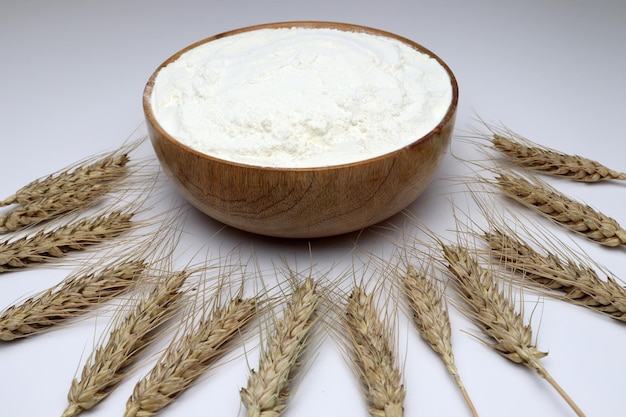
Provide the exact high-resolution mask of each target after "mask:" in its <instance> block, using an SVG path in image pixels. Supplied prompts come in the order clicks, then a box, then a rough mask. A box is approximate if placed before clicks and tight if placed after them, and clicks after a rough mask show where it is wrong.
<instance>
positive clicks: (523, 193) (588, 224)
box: [495, 173, 626, 247]
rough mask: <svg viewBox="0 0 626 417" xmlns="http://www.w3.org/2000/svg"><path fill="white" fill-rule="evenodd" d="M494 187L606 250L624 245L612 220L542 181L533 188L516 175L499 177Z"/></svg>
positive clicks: (624, 237)
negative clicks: (604, 247)
mask: <svg viewBox="0 0 626 417" xmlns="http://www.w3.org/2000/svg"><path fill="white" fill-rule="evenodd" d="M495 185H496V186H497V187H498V188H499V189H500V190H501V191H502V192H504V193H505V195H506V196H507V197H509V198H511V199H512V200H514V201H517V202H518V203H520V204H522V205H523V206H526V207H528V208H530V209H531V210H533V211H535V212H537V213H539V214H541V215H543V216H545V217H547V218H549V219H550V220H552V221H553V222H555V223H557V224H560V225H562V226H564V227H566V228H568V229H569V230H571V231H574V232H576V233H579V234H580V235H582V236H585V237H586V238H587V239H589V240H591V241H594V242H597V243H599V244H601V245H604V246H610V247H614V246H619V245H624V244H626V230H624V229H622V227H621V226H620V225H619V223H618V222H617V221H616V220H615V219H613V218H611V217H608V216H606V215H604V214H602V213H600V212H598V211H596V210H594V209H593V208H591V207H590V206H588V205H585V204H582V203H580V202H578V201H575V200H573V199H571V198H569V197H567V196H565V195H563V194H561V193H560V192H558V191H557V190H556V189H554V188H553V187H552V186H550V185H549V184H547V183H545V182H543V181H535V183H534V184H533V183H531V182H529V181H527V180H526V179H524V178H522V177H520V176H518V175H515V174H512V173H500V174H498V175H497V176H496V178H495Z"/></svg>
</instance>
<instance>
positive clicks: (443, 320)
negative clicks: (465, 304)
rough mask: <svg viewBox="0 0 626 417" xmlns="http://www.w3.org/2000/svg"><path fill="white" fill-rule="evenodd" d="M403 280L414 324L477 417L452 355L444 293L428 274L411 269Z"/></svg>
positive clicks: (402, 276)
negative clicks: (439, 358)
mask: <svg viewBox="0 0 626 417" xmlns="http://www.w3.org/2000/svg"><path fill="white" fill-rule="evenodd" d="M400 278H401V280H402V283H403V284H404V294H405V296H406V298H407V299H408V303H409V307H410V309H411V311H412V312H413V323H414V324H415V327H416V328H417V330H418V331H419V334H420V335H421V336H422V338H423V339H424V340H425V341H426V343H428V345H429V346H430V347H431V348H432V349H433V350H434V351H435V352H436V353H437V354H438V355H439V356H440V357H441V359H442V360H443V363H444V365H445V367H446V369H447V370H448V372H450V374H451V375H452V377H453V378H454V381H455V382H456V384H457V386H458V387H459V389H460V390H461V393H462V394H463V397H464V399H465V401H466V402H467V405H468V407H469V408H470V411H471V412H472V415H473V416H477V415H478V413H477V412H476V408H475V407H474V404H473V403H472V401H471V399H470V397H469V394H468V393H467V390H466V389H465V386H464V385H463V382H462V381H461V376H460V375H459V372H458V370H457V367H456V363H455V360H454V353H453V352H452V342H451V339H452V330H451V326H450V317H449V315H448V310H447V308H446V307H445V300H444V294H443V291H442V290H441V289H440V288H439V287H437V286H436V285H435V284H433V283H432V282H431V280H430V279H429V278H428V277H427V276H426V274H425V273H418V271H417V270H416V269H415V267H413V266H412V265H409V267H408V269H407V272H406V274H401V275H400Z"/></svg>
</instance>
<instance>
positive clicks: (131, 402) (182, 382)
mask: <svg viewBox="0 0 626 417" xmlns="http://www.w3.org/2000/svg"><path fill="white" fill-rule="evenodd" d="M256 310H257V299H256V298H246V299H243V298H240V297H239V296H237V297H235V298H234V299H232V300H231V301H230V302H229V303H228V305H227V306H226V307H222V306H219V305H216V306H215V307H214V309H213V311H212V312H211V314H210V315H209V316H208V317H205V318H203V319H202V320H201V321H200V322H199V323H198V324H197V326H195V327H194V328H192V329H189V330H190V331H189V332H187V333H185V334H183V335H182V337H180V338H178V339H176V340H174V342H173V343H172V344H171V345H170V346H169V347H168V348H167V349H166V351H165V352H164V354H163V355H162V356H161V357H160V358H159V359H158V361H157V364H156V365H155V366H154V368H152V370H151V371H150V373H149V374H148V375H147V376H145V377H144V378H143V379H141V381H139V382H138V383H137V385H135V388H134V390H133V393H132V395H131V397H130V398H129V399H128V402H127V403H126V412H125V413H124V416H125V417H135V416H136V417H147V416H152V415H154V414H156V413H158V412H159V411H160V410H162V409H163V408H164V407H166V406H167V405H169V404H170V403H172V402H173V401H174V400H175V399H176V398H178V396H179V395H180V394H181V393H182V392H183V391H184V390H186V389H187V388H189V387H190V386H191V385H192V384H193V383H194V382H195V381H196V380H197V379H198V378H199V377H200V376H201V375H202V374H203V373H204V372H205V371H207V370H208V369H209V368H210V366H211V365H212V364H213V363H214V362H215V361H216V360H217V359H218V358H220V357H221V356H222V355H224V354H225V353H226V352H227V351H228V348H229V345H230V344H231V342H232V341H233V339H234V338H235V337H236V336H237V335H238V334H239V333H240V332H241V331H242V330H244V328H245V327H246V326H247V325H248V324H249V323H251V322H252V320H253V319H254V317H256V314H257V312H256Z"/></svg>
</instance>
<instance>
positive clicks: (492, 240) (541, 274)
mask: <svg viewBox="0 0 626 417" xmlns="http://www.w3.org/2000/svg"><path fill="white" fill-rule="evenodd" d="M484 239H485V240H486V241H487V242H488V244H489V247H490V250H491V253H492V255H493V256H494V257H495V258H496V259H499V260H500V261H503V262H504V264H505V266H507V267H509V268H511V269H513V270H515V271H518V272H520V273H522V274H523V275H524V277H526V278H528V279H530V280H532V282H535V283H537V284H539V285H540V286H541V287H542V288H547V289H550V290H556V291H559V292H560V293H562V296H560V297H558V298H560V299H563V300H566V301H570V302H572V303H574V304H577V305H581V306H583V307H587V308H589V309H591V310H594V311H597V312H599V313H602V314H605V315H607V316H609V317H611V318H614V319H616V320H619V321H626V288H624V287H623V286H621V285H620V284H619V283H618V282H617V281H615V280H614V279H612V278H611V277H610V276H608V277H607V280H606V281H605V280H602V279H601V278H600V277H599V276H598V274H597V272H596V271H595V270H594V269H593V268H591V267H589V266H586V265H583V264H581V263H580V262H577V261H576V260H574V259H571V258H567V257H563V256H561V257H559V256H557V255H556V254H553V253H550V252H549V251H546V254H545V255H543V254H540V253H539V252H537V251H536V250H535V249H533V248H532V246H530V245H529V244H528V243H527V242H525V241H523V240H522V239H521V238H519V237H514V236H511V235H510V234H507V233H505V232H503V231H501V230H499V229H497V228H494V230H493V231H491V232H486V233H485V234H484Z"/></svg>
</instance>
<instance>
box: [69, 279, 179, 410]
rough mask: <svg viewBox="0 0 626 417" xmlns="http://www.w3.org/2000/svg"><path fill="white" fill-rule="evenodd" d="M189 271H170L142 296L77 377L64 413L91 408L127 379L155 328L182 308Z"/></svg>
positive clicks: (152, 335) (148, 343) (150, 340)
mask: <svg viewBox="0 0 626 417" xmlns="http://www.w3.org/2000/svg"><path fill="white" fill-rule="evenodd" d="M189 275H190V272H189V271H186V270H185V271H180V272H175V273H169V274H168V275H167V276H165V277H164V278H162V279H160V280H159V281H158V282H157V285H156V286H155V288H154V289H153V290H152V291H151V292H150V293H148V294H147V296H146V297H145V298H143V299H142V300H140V301H139V302H138V303H137V305H136V307H135V308H134V309H133V310H131V311H130V312H129V313H128V314H127V315H126V316H125V317H124V318H123V320H121V321H120V322H119V323H118V324H117V326H115V327H114V328H113V330H112V331H111V332H110V334H109V338H108V340H107V342H106V343H105V344H104V345H102V346H100V347H98V348H97V349H96V350H95V351H94V353H92V355H91V357H90V359H89V360H88V363H87V364H86V365H85V367H84V368H83V371H82V373H81V376H80V380H78V379H76V378H74V379H73V380H72V383H71V387H70V390H69V393H68V395H67V398H68V401H69V405H68V406H67V408H66V409H65V411H64V412H63V414H62V417H72V416H75V415H77V414H79V413H80V412H82V411H83V410H89V409H91V408H93V407H94V406H96V405H97V404H98V403H100V402H101V401H102V400H104V399H105V398H106V397H108V396H109V395H110V394H111V393H112V392H113V390H114V389H115V388H116V387H117V386H118V385H119V384H120V383H121V382H122V381H123V380H124V378H125V377H126V376H127V375H128V373H129V372H130V369H131V367H132V366H133V365H134V364H135V362H136V361H137V359H138V358H139V356H140V355H141V353H142V352H143V351H144V350H145V349H146V348H147V347H148V346H150V345H151V343H152V342H153V341H154V339H155V336H154V332H155V330H156V329H157V328H159V327H160V326H161V325H163V324H164V323H165V322H166V321H167V320H168V319H170V318H171V317H172V316H173V315H174V313H175V312H176V311H177V310H178V308H179V304H178V303H177V302H178V300H179V299H180V298H181V296H182V294H183V293H182V292H181V287H182V285H183V283H184V282H185V280H186V279H187V278H188V277H189Z"/></svg>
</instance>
